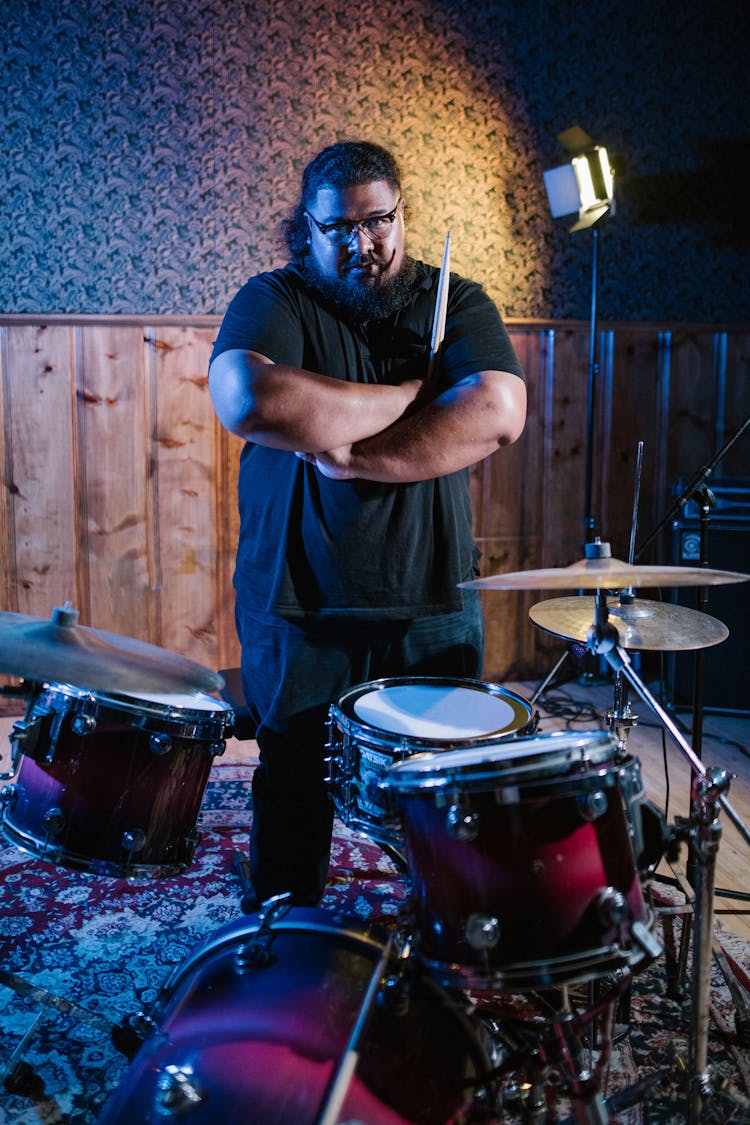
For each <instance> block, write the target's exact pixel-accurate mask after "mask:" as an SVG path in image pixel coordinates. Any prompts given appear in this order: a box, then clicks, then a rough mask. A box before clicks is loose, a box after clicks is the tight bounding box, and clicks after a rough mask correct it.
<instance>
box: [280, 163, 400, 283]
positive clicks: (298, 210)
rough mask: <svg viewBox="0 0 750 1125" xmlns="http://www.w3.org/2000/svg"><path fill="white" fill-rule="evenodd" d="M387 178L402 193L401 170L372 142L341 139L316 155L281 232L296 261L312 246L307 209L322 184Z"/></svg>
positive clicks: (335, 185)
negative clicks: (289, 216) (310, 244)
mask: <svg viewBox="0 0 750 1125" xmlns="http://www.w3.org/2000/svg"><path fill="white" fill-rule="evenodd" d="M373 180H385V181H386V183H388V184H390V185H391V187H392V188H393V189H394V191H397V192H399V193H400V192H401V169H400V168H399V166H398V163H397V162H396V159H395V158H394V157H393V156H392V155H391V153H390V152H388V150H387V149H385V148H383V147H382V146H381V145H376V144H373V143H372V142H371V141H339V143H338V144H335V145H328V147H327V148H324V149H321V151H320V152H319V153H318V155H317V156H315V157H313V159H312V160H311V161H310V163H309V164H308V165H307V167H306V168H305V170H304V172H303V173H302V192H301V194H300V198H299V202H298V203H297V206H296V207H295V209H294V212H293V214H292V217H291V218H290V219H285V220H284V221H283V223H282V224H281V233H282V236H283V239H284V242H285V243H286V245H287V248H288V250H289V253H290V255H291V259H292V261H293V262H297V263H300V262H301V261H302V259H303V258H304V257H305V255H306V254H307V253H308V248H309V229H308V226H307V220H306V219H305V211H306V209H307V206H308V204H309V203H310V202H311V200H312V199H313V197H314V196H315V195H317V193H318V191H319V190H320V189H321V188H322V187H331V188H342V187H351V186H352V185H353V184H369V183H371V182H372V181H373Z"/></svg>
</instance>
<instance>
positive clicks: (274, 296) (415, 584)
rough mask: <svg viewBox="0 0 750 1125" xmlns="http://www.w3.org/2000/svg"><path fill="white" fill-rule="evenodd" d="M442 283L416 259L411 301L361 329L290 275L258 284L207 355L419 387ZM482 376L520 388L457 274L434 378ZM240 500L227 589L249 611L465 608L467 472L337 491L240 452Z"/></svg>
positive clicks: (310, 473)
mask: <svg viewBox="0 0 750 1125" xmlns="http://www.w3.org/2000/svg"><path fill="white" fill-rule="evenodd" d="M438 276H439V272H438V270H437V269H436V268H435V267H433V266H428V265H425V264H424V263H421V262H418V263H417V276H416V280H415V286H414V296H413V298H412V300H411V302H410V303H409V304H408V305H407V306H406V307H405V308H402V309H400V310H399V311H398V312H397V313H396V314H394V315H393V316H391V317H388V318H386V319H384V320H372V321H369V322H366V323H360V324H357V323H350V322H349V321H348V320H344V319H341V318H340V317H339V316H337V315H336V313H335V312H334V311H333V310H332V309H331V308H330V307H328V306H327V305H326V304H325V303H324V302H323V301H322V300H321V299H320V298H319V297H318V296H317V295H316V294H315V292H314V291H312V290H311V289H310V288H309V287H308V286H307V285H306V283H305V281H304V280H303V277H302V275H301V273H300V271H299V269H298V268H297V267H296V266H293V265H290V266H286V267H284V268H283V269H278V270H274V271H273V272H272V273H265V274H260V275H258V276H257V277H254V278H252V279H251V280H250V281H248V282H247V283H246V284H245V285H244V286H243V287H242V289H241V290H240V291H239V293H237V295H236V296H235V297H234V299H233V300H232V302H231V304H230V305H229V308H228V309H227V312H226V315H225V317H224V320H223V322H222V325H221V328H220V330H219V335H218V337H217V340H216V343H215V345H214V351H213V356H214V357H215V356H217V355H219V354H220V353H221V352H224V351H228V350H229V349H231V348H243V349H245V350H248V351H255V352H259V353H260V354H261V355H265V356H267V357H268V358H269V359H271V360H273V362H274V363H278V364H290V365H292V366H295V367H302V368H304V369H305V370H308V371H315V372H318V373H320V374H324V375H329V376H332V377H334V378H339V379H348V380H351V381H355V382H361V383H389V384H392V385H395V384H398V383H400V382H402V381H404V380H405V379H412V378H419V377H424V375H425V374H426V370H427V362H428V356H429V345H430V339H431V334H432V320H433V315H434V309H435V293H436V291H437V281H438ZM212 358H213V357H212ZM483 370H492V371H511V372H513V373H514V374H516V375H518V376H519V377H521V378H523V372H522V370H521V367H520V364H519V362H518V359H517V358H516V355H515V352H514V351H513V346H512V344H511V342H510V340H509V338H508V334H507V332H506V330H505V326H504V325H503V323H502V321H501V319H500V315H499V313H498V312H497V309H496V308H495V306H494V305H493V304H492V302H491V301H490V300H489V298H488V297H487V295H486V293H485V292H484V290H483V289H482V288H481V286H479V285H477V284H475V283H474V282H470V281H466V280H464V279H463V278H460V277H457V276H456V275H451V282H450V289H449V298H448V309H447V314H446V327H445V336H444V341H443V346H442V349H441V359H440V369H439V371H438V372H437V375H436V376H433V377H436V378H437V380H438V383H439V385H440V386H441V387H448V386H451V385H453V384H455V383H456V382H458V381H459V380H460V379H462V378H465V377H466V376H467V375H471V374H473V373H475V372H477V371H483ZM239 503H240V537H239V545H238V550H237V565H236V570H235V577H234V583H235V588H236V594H237V600H238V602H239V603H240V604H241V605H242V606H243V608H245V609H248V610H256V611H268V612H274V613H277V614H280V615H281V616H284V617H292V618H297V617H301V616H308V615H314V616H315V617H323V616H330V615H346V616H357V617H371V618H378V619H384V618H410V617H414V616H424V615H428V614H437V613H446V612H451V611H453V610H457V609H460V608H461V605H462V591H461V590H460V589H458V588H457V583H459V582H461V581H463V580H464V579H466V578H469V577H471V576H472V575H473V574H474V573H476V569H475V568H476V559H477V557H478V552H477V549H476V546H475V543H474V537H473V534H472V530H471V505H470V496H469V471H468V469H463V470H461V471H459V472H456V473H451V474H450V475H448V476H443V477H438V478H436V479H434V480H426V481H418V482H414V483H408V484H382V483H379V482H373V481H367V480H351V481H335V480H330V479H329V478H327V477H325V476H324V475H323V474H322V473H319V472H318V471H317V469H316V468H315V467H314V466H313V465H311V464H309V463H307V462H305V461H302V460H300V459H299V458H298V457H295V455H294V453H291V452H287V451H283V450H278V449H269V448H267V447H266V446H262V445H256V444H254V443H253V442H247V443H246V444H245V446H244V448H243V451H242V455H241V459H240V474H239Z"/></svg>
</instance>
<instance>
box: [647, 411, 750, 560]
mask: <svg viewBox="0 0 750 1125" xmlns="http://www.w3.org/2000/svg"><path fill="white" fill-rule="evenodd" d="M747 429H750V414H748V416H747V418H746V419H745V421H744V422H743V423H742V425H741V426H740V428H739V429H738V430H737V432H736V433H735V434H733V435H732V437H730V438H729V440H728V441H726V442H725V443H724V445H722V447H721V449H720V450H719V452H718V453H717V454H716V455H715V456H714V457H712V458H711V460H710V461H708V462H707V463H706V464H705V465H704V466H703V468H702V469H699V470H698V472H697V473H696V474H695V476H694V477H693V479H692V480H691V481H690V483H689V484H688V485H687V487H686V488H685V489H684V491H683V492H681V493H680V495H679V496H678V497H677V499H676V500H675V502H674V504H673V505H672V507H671V508H670V509H669V511H668V512H667V514H666V515H665V516H664V518H663V519H661V520H660V521H659V523H658V524H657V525H656V527H655V528H654V529H653V531H652V532H651V534H650V535H648V536H647V537H646V538H645V539H644V541H643V542H642V543H641V545H640V547H639V548H638V550H637V551H636V552H635V558H636V561H638V559H639V558H640V557H641V555H642V554H643V552H644V551H645V550H646V548H647V547H650V546H651V544H652V543H653V541H654V539H656V537H657V536H658V535H659V534H660V532H661V531H663V530H664V528H665V527H666V526H667V524H669V523H671V522H672V520H673V519H674V517H675V516H676V515H677V514H678V513H679V512H681V511H682V510H683V508H684V507H685V505H686V504H687V502H688V500H690V499H691V498H692V497H693V496H694V494H695V493H696V492H697V491H698V490H699V489H700V488H703V487H705V486H706V482H707V481H708V479H709V477H711V476H712V475H713V471H714V469H715V468H716V466H717V465H718V464H719V462H720V461H721V459H722V457H724V455H725V454H726V453H727V452H728V451H729V450H730V449H731V448H732V446H733V445H734V443H735V442H736V441H738V440H739V438H740V437H742V435H743V434H744V432H745V430H747Z"/></svg>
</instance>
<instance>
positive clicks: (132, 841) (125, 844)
mask: <svg viewBox="0 0 750 1125" xmlns="http://www.w3.org/2000/svg"><path fill="white" fill-rule="evenodd" d="M145 843H146V833H145V832H144V831H143V829H142V828H128V829H126V831H125V832H123V834H122V837H121V839H120V846H121V847H122V849H123V851H125V852H126V853H127V858H126V860H125V866H126V867H129V866H130V861H131V860H132V858H133V854H134V853H135V852H140V851H142V850H143V846H144V844H145Z"/></svg>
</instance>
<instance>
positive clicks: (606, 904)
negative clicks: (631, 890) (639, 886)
mask: <svg viewBox="0 0 750 1125" xmlns="http://www.w3.org/2000/svg"><path fill="white" fill-rule="evenodd" d="M596 910H597V913H598V915H599V918H600V919H601V921H602V922H603V923H604V925H605V926H607V927H610V926H616V927H618V928H620V927H621V926H622V925H623V923H624V922H627V921H628V920H629V919H630V915H631V911H630V906H629V904H628V900H627V899H626V898H625V895H624V894H623V893H622V891H618V890H616V889H615V888H614V887H604V888H603V889H602V890H601V891H600V892H599V894H598V896H597V899H596Z"/></svg>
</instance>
